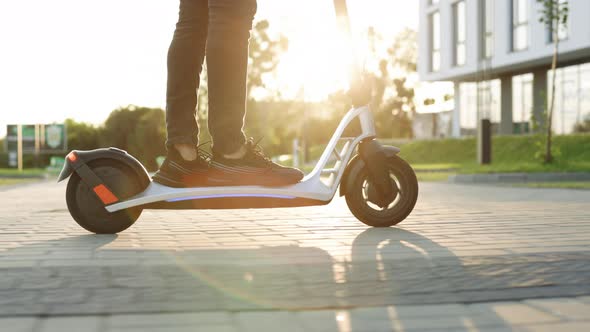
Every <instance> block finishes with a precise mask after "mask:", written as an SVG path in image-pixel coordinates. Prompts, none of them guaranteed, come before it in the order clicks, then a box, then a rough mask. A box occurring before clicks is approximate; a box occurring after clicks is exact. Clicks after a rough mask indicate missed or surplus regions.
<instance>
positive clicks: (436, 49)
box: [430, 12, 440, 72]
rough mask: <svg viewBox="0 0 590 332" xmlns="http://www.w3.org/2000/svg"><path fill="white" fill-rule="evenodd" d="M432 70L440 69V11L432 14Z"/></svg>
mask: <svg viewBox="0 0 590 332" xmlns="http://www.w3.org/2000/svg"><path fill="white" fill-rule="evenodd" d="M430 52H431V56H430V70H431V71H433V72H434V71H439V70H440V13H439V12H435V13H432V14H431V15H430Z"/></svg>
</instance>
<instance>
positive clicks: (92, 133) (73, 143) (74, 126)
mask: <svg viewBox="0 0 590 332" xmlns="http://www.w3.org/2000/svg"><path fill="white" fill-rule="evenodd" d="M65 123H66V128H67V133H68V149H70V150H93V149H96V148H99V147H100V143H99V142H100V136H101V129H100V128H97V127H95V126H93V125H92V124H89V123H84V122H76V121H75V120H73V119H66V121H65Z"/></svg>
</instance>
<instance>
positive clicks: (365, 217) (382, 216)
mask: <svg viewBox="0 0 590 332" xmlns="http://www.w3.org/2000/svg"><path fill="white" fill-rule="evenodd" d="M387 166H388V168H389V176H390V177H391V179H392V185H393V186H394V193H395V196H394V199H393V201H392V202H391V203H390V204H389V205H388V206H385V207H382V206H380V204H378V203H377V201H378V200H377V199H375V195H378V192H377V189H376V188H375V186H373V185H372V184H371V181H370V179H369V171H368V169H367V167H366V166H365V167H364V168H362V169H361V170H360V172H358V173H357V174H356V176H355V178H354V180H353V181H352V183H351V185H350V186H349V187H348V188H347V191H346V195H345V197H346V203H347V204H348V208H349V209H350V211H351V212H352V214H353V215H354V216H355V217H356V218H357V219H359V220H360V221H362V222H363V223H365V224H367V225H369V226H372V227H390V226H393V225H397V224H399V223H400V222H402V221H403V220H404V219H406V217H407V216H408V215H409V214H410V213H411V212H412V210H413V209H414V206H415V205H416V201H417V200H418V180H417V179H416V173H414V170H413V169H412V167H411V166H410V165H408V163H406V162H405V161H404V160H403V159H401V158H399V157H397V156H394V157H390V158H389V159H388V161H387Z"/></svg>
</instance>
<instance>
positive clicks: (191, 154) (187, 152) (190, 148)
mask: <svg viewBox="0 0 590 332" xmlns="http://www.w3.org/2000/svg"><path fill="white" fill-rule="evenodd" d="M174 149H175V150H176V151H177V152H178V154H180V157H181V158H182V159H184V160H185V161H194V160H196V159H197V148H196V147H195V146H194V145H191V144H186V143H180V144H175V145H174Z"/></svg>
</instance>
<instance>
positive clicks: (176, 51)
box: [166, 0, 209, 160]
mask: <svg viewBox="0 0 590 332" xmlns="http://www.w3.org/2000/svg"><path fill="white" fill-rule="evenodd" d="M208 12H209V8H208V1H207V0H180V13H179V18H178V23H177V24H176V30H175V31H174V38H173V39H172V43H171V44H170V49H169V51H168V87H167V92H166V125H167V131H168V139H167V142H166V146H167V148H168V150H169V151H170V150H178V151H179V152H180V153H181V155H182V157H183V158H184V159H186V160H194V159H196V145H197V143H198V142H197V140H198V132H199V128H198V124H197V119H196V107H197V91H198V89H199V83H200V74H201V70H202V67H203V60H204V57H205V45H206V43H207V33H208V24H209V13H208ZM174 148H176V149H174ZM173 152H176V151H173Z"/></svg>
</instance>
